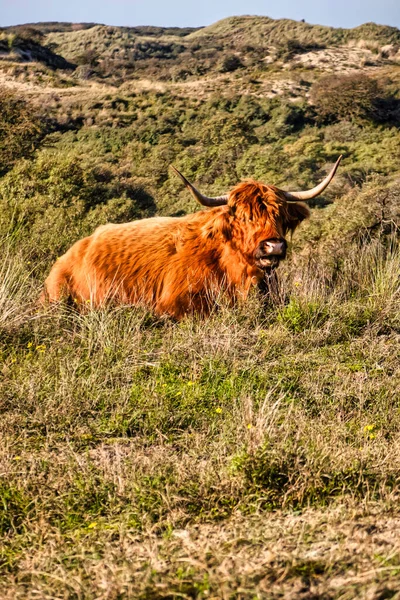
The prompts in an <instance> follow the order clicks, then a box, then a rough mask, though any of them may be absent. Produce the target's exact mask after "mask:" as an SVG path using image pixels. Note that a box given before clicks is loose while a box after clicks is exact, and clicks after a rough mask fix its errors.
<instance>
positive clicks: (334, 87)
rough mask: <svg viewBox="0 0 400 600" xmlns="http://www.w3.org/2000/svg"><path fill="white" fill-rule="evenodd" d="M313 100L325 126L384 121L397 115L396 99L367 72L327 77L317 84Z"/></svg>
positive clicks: (313, 89) (318, 116)
mask: <svg viewBox="0 0 400 600" xmlns="http://www.w3.org/2000/svg"><path fill="white" fill-rule="evenodd" d="M310 98H311V102H312V103H313V105H314V108H315V111H316V113H317V120H318V121H320V122H322V123H332V122H335V121H342V120H343V121H347V120H348V121H354V122H358V123H363V122H365V121H377V122H384V121H387V120H389V119H390V117H391V114H392V112H393V106H392V103H393V99H392V98H390V97H389V96H388V94H387V92H386V91H384V90H383V89H382V88H381V87H380V85H379V83H378V82H377V81H376V80H375V79H372V78H371V77H368V75H364V74H363V73H355V74H351V75H340V76H338V75H330V76H328V77H324V78H322V79H320V80H319V81H318V82H317V83H315V84H314V85H313V87H312V89H311V96H310Z"/></svg>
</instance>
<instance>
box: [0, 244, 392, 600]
mask: <svg viewBox="0 0 400 600" xmlns="http://www.w3.org/2000/svg"><path fill="white" fill-rule="evenodd" d="M6 247H7V246H6ZM9 260H12V259H11V258H10V259H9ZM15 261H16V264H17V265H18V264H19V263H18V257H17V258H15ZM371 264H374V265H375V268H374V269H373V270H372V269H370V265H371ZM4 268H5V269H6V272H8V271H12V272H14V273H18V269H17V268H15V269H10V266H9V267H8V271H7V267H4ZM399 272H400V258H399V255H398V252H397V250H395V249H394V250H393V251H384V249H383V248H382V247H381V245H380V244H379V243H375V244H373V245H370V246H367V247H365V249H364V250H363V251H362V252H361V253H360V254H355V255H353V257H352V258H350V259H349V263H348V264H347V265H346V266H345V267H344V268H343V271H342V274H341V280H340V283H339V284H338V283H336V284H335V286H329V285H326V279H322V276H321V275H318V274H317V275H316V274H315V272H314V273H313V276H311V273H310V271H308V270H307V268H305V270H303V271H302V272H299V271H298V270H297V271H296V274H294V273H293V272H291V271H290V269H287V270H286V272H285V273H284V274H283V280H282V281H283V283H282V285H283V286H284V287H285V293H286V294H287V299H286V301H284V302H283V303H282V304H281V305H279V304H278V305H277V306H275V307H270V308H269V309H267V312H265V311H263V310H262V307H261V306H260V303H259V300H258V298H257V297H254V298H252V299H251V300H250V304H249V305H246V307H243V308H240V307H239V308H237V309H236V310H231V309H227V308H224V307H223V306H221V309H220V311H219V312H216V313H215V315H214V316H212V317H211V319H210V320H208V321H207V327H206V328H205V327H204V322H202V321H198V320H196V319H192V318H190V319H189V318H188V319H186V320H184V321H183V322H181V323H179V324H177V323H174V322H172V321H169V320H166V321H163V320H158V319H154V318H153V317H152V316H151V315H149V314H147V313H145V312H144V311H141V310H138V309H131V308H119V309H108V310H101V311H91V310H88V312H85V313H76V312H74V311H73V310H72V311H71V309H67V308H66V307H63V306H59V307H56V308H52V309H51V310H48V311H45V312H43V310H42V309H40V310H39V312H38V309H35V306H34V302H33V300H34V296H35V292H34V290H33V289H32V286H31V288H30V290H31V291H30V294H31V298H32V300H31V301H30V300H29V292H26V291H25V292H24V291H23V290H24V285H26V284H24V276H22V277H21V275H19V277H20V279H19V281H20V282H21V285H20V286H19V287H18V286H16V285H15V281H14V280H13V279H12V278H8V279H7V277H5V278H4V284H3V287H2V291H1V294H2V296H1V300H2V301H1V302H0V307H1V310H2V313H1V319H0V324H1V328H2V333H1V353H2V361H3V368H2V380H1V383H0V387H1V392H0V397H1V404H0V410H1V413H2V428H1V434H0V435H1V442H2V443H1V451H0V461H1V465H2V466H1V473H2V479H1V486H0V500H1V501H0V528H1V531H2V545H1V553H0V556H1V565H2V567H1V569H2V576H3V586H5V587H4V589H7V590H9V593H10V594H11V596H10V597H15V598H18V597H24V598H33V597H36V596H37V595H39V596H43V597H47V596H48V595H52V596H53V597H60V598H61V597H78V598H89V597H94V596H96V597H101V598H119V597H132V596H134V597H138V598H139V597H143V598H145V597H152V598H153V597H154V598H167V597H168V598H169V597H171V598H172V597H184V598H190V597H199V598H201V597H208V595H211V597H213V596H215V597H227V598H228V597H231V596H232V594H233V595H234V594H237V593H239V592H237V589H240V590H241V591H240V594H242V595H241V596H240V595H239V596H238V597H249V598H250V597H260V598H261V597H263V594H265V593H266V590H267V589H270V592H271V597H279V595H280V594H281V593H283V591H284V590H286V591H288V590H295V589H298V586H299V585H300V586H303V587H304V586H305V588H307V589H314V588H315V590H319V591H318V593H320V594H324V595H325V596H324V597H336V596H335V594H336V593H339V592H340V590H344V589H347V588H348V586H349V585H350V586H351V587H350V589H353V590H362V589H363V585H364V584H365V585H366V584H368V585H372V583H373V585H374V586H375V587H376V589H378V588H379V589H381V588H382V586H383V587H385V585H386V584H385V577H386V576H387V574H388V573H389V574H391V575H392V576H393V577H392V580H391V581H392V582H394V581H397V573H398V568H397V563H396V564H393V559H392V558H391V557H392V556H393V551H394V546H391V545H390V543H389V546H384V547H382V545H381V542H380V538H379V539H376V538H375V537H374V535H373V533H371V534H368V533H366V536H367V538H368V539H369V538H370V541H371V544H372V545H373V547H374V548H375V547H376V548H378V549H379V556H380V558H379V560H378V558H377V557H376V556H375V554H373V553H372V551H371V549H370V547H369V546H368V545H367V544H366V542H362V543H361V542H360V543H361V550H360V552H361V554H360V556H359V558H358V559H357V560H356V561H354V560H350V555H349V551H347V550H346V549H345V548H343V547H341V546H340V544H339V546H338V547H337V548H336V546H334V548H336V549H334V550H332V552H331V553H330V555H329V558H328V557H327V555H326V554H325V551H324V550H323V548H325V547H326V544H327V540H326V539H324V542H322V539H323V536H322V530H323V525H322V523H324V522H326V519H329V522H330V523H331V525H330V527H331V528H332V535H333V536H334V538H335V539H336V538H337V539H340V536H341V535H343V536H350V538H349V539H352V538H354V536H356V537H355V538H354V539H356V538H357V535H358V534H357V533H355V532H357V528H356V523H357V520H356V521H355V520H354V518H355V517H354V515H357V519H359V521H360V523H361V525H360V527H361V528H363V527H365V528H366V529H368V527H369V525H368V524H369V523H372V525H371V527H372V529H371V531H372V532H374V531H375V529H374V528H375V527H376V525H375V523H376V522H377V520H378V521H379V519H382V518H383V517H382V515H383V514H393V519H396V518H397V517H396V514H397V513H396V502H397V500H396V499H397V497H398V493H399V481H400V479H399V473H400V459H399V456H400V454H399V452H398V448H399V440H398V431H399V416H398V389H399V384H400V381H399V376H400V370H399V360H398V355H399V329H400V324H399V321H398V314H399V304H400V295H399V293H400V290H399V286H398V273H399ZM300 281H301V283H300V284H299V282H300ZM32 294H33V295H32ZM3 298H4V300H3ZM27 303H28V305H29V307H30V311H27V310H25V309H24V307H26V306H27ZM10 305H12V306H13V308H14V309H13V310H10ZM9 315H18V320H16V319H15V318H9ZM271 511H272V512H271ZM296 515H298V516H296ZM324 515H325V516H324ZM324 519H325V521H324ZM343 519H344V521H343ZM396 522H397V521H396ZM382 527H383V529H385V525H382ZM346 528H347V530H346ZM354 528H355V529H354ZM341 531H342V532H343V533H341ZM346 531H347V533H345V532H346ZM367 538H366V539H367ZM364 543H365V545H363V544H364ZM321 544H322V546H321ZM313 548H315V550H313ZM257 549H260V551H261V554H260V551H259V550H257ZM311 557H312V558H311ZM389 558H390V561H392V562H391V563H390V565H389V566H387V562H386V561H387V560H389ZM358 561H361V562H360V563H359V562H358ZM382 564H383V565H385V566H384V567H382ZM366 565H367V566H366ZM354 569H359V573H361V575H359V576H356V575H354V573H355V571H354ZM382 569H383V570H382ZM384 574H385V577H383V575H384ZM335 578H336V579H338V581H339V583H338V584H337V589H336V591H335V589H334V588H332V585H333V583H332V582H333V581H335ZM340 581H342V583H340ZM282 590H283V591H282ZM285 593H286V592H285ZM315 593H317V592H315ZM354 593H355V592H354Z"/></svg>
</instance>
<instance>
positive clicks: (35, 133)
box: [0, 89, 50, 174]
mask: <svg viewBox="0 0 400 600" xmlns="http://www.w3.org/2000/svg"><path fill="white" fill-rule="evenodd" d="M49 128H50V123H49V121H48V120H46V119H44V118H43V115H40V114H39V112H38V110H37V109H36V108H35V107H33V106H32V105H31V104H30V103H29V102H26V101H25V100H21V99H20V98H17V96H16V95H15V94H13V93H12V92H11V91H9V90H6V89H4V90H1V91H0V174H2V173H5V172H6V171H7V170H8V169H9V168H11V167H12V165H13V164H14V163H15V162H16V161H17V160H18V159H19V158H29V157H31V156H32V154H33V152H34V151H35V149H36V148H37V147H38V145H39V144H40V141H41V140H42V138H43V137H44V135H45V134H46V133H47V132H48V130H49Z"/></svg>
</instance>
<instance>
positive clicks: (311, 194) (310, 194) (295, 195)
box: [282, 155, 342, 202]
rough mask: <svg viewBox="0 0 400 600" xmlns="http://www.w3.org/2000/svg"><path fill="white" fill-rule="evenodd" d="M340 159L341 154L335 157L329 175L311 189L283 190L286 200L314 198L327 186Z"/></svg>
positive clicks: (296, 200) (295, 200)
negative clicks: (301, 190) (302, 190)
mask: <svg viewBox="0 0 400 600" xmlns="http://www.w3.org/2000/svg"><path fill="white" fill-rule="evenodd" d="M341 160H342V155H340V156H339V158H338V159H337V161H336V163H335V165H334V167H333V168H332V170H331V172H330V173H329V175H327V176H326V177H325V179H324V180H323V181H321V183H320V184H318V185H317V186H316V187H314V188H312V190H307V191H305V192H283V193H284V194H285V197H286V200H287V201H288V202H298V201H299V200H311V199H312V198H315V197H316V196H318V195H319V194H322V192H323V191H324V189H325V188H326V187H328V185H329V184H330V182H331V181H332V179H333V176H334V175H335V173H336V170H337V168H338V166H339V163H340V161H341ZM282 191H283V190H282Z"/></svg>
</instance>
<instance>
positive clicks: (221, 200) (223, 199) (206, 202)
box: [171, 165, 229, 206]
mask: <svg viewBox="0 0 400 600" xmlns="http://www.w3.org/2000/svg"><path fill="white" fill-rule="evenodd" d="M171 169H172V170H173V172H174V173H176V174H177V175H178V177H180V178H181V179H182V181H183V183H184V184H185V186H186V187H187V189H188V190H189V192H190V193H191V194H192V196H193V197H194V198H196V200H197V201H198V202H200V204H202V205H203V206H223V205H224V204H226V203H227V202H228V197H229V195H226V196H217V197H216V198H209V197H208V196H203V194H202V193H201V192H199V190H196V188H195V187H194V185H192V184H191V183H190V181H188V180H187V179H186V177H184V176H183V175H182V173H180V172H179V171H178V169H176V168H175V167H174V166H173V165H171Z"/></svg>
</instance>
